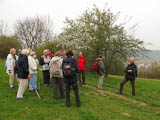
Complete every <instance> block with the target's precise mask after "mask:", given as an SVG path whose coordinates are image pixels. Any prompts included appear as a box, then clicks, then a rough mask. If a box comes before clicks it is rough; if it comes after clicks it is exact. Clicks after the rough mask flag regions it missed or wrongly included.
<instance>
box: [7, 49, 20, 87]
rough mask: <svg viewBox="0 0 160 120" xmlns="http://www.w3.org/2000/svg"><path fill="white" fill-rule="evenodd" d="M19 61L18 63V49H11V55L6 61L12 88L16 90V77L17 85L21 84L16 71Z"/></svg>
mask: <svg viewBox="0 0 160 120" xmlns="http://www.w3.org/2000/svg"><path fill="white" fill-rule="evenodd" d="M17 61H18V56H17V55H16V49H14V48H11V49H10V54H8V56H7V60H6V64H7V73H8V75H9V85H10V88H14V77H16V80H17V83H19V81H18V78H17V69H16V66H17V65H16V64H17Z"/></svg>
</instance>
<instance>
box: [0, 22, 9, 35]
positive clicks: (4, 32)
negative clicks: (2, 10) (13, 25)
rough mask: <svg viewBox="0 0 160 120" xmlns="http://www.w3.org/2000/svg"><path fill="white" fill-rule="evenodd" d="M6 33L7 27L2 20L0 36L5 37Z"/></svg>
mask: <svg viewBox="0 0 160 120" xmlns="http://www.w3.org/2000/svg"><path fill="white" fill-rule="evenodd" d="M7 32H8V25H7V23H6V22H4V21H3V20H0V36H6V35H7Z"/></svg>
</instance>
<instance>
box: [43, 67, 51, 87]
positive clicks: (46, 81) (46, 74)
mask: <svg viewBox="0 0 160 120" xmlns="http://www.w3.org/2000/svg"><path fill="white" fill-rule="evenodd" d="M43 80H44V84H47V85H50V74H49V70H45V71H43Z"/></svg>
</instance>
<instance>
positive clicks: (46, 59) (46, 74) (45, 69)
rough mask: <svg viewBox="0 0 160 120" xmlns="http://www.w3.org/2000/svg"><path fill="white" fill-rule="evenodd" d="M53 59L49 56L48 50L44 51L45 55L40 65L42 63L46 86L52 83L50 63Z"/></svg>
mask: <svg viewBox="0 0 160 120" xmlns="http://www.w3.org/2000/svg"><path fill="white" fill-rule="evenodd" d="M50 61H51V58H50V57H49V56H48V50H44V51H43V56H42V57H41V60H40V65H42V71H43V80H44V86H46V87H47V86H49V85H50V74H49V63H50Z"/></svg>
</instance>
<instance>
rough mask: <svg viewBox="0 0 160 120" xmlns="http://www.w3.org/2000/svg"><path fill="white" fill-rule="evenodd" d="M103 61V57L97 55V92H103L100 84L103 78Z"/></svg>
mask: <svg viewBox="0 0 160 120" xmlns="http://www.w3.org/2000/svg"><path fill="white" fill-rule="evenodd" d="M103 59H104V57H103V56H102V55H99V58H98V59H97V61H98V66H99V70H98V75H99V82H98V89H99V90H103V88H102V84H103V80H104V76H105V65H104V63H103Z"/></svg>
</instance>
